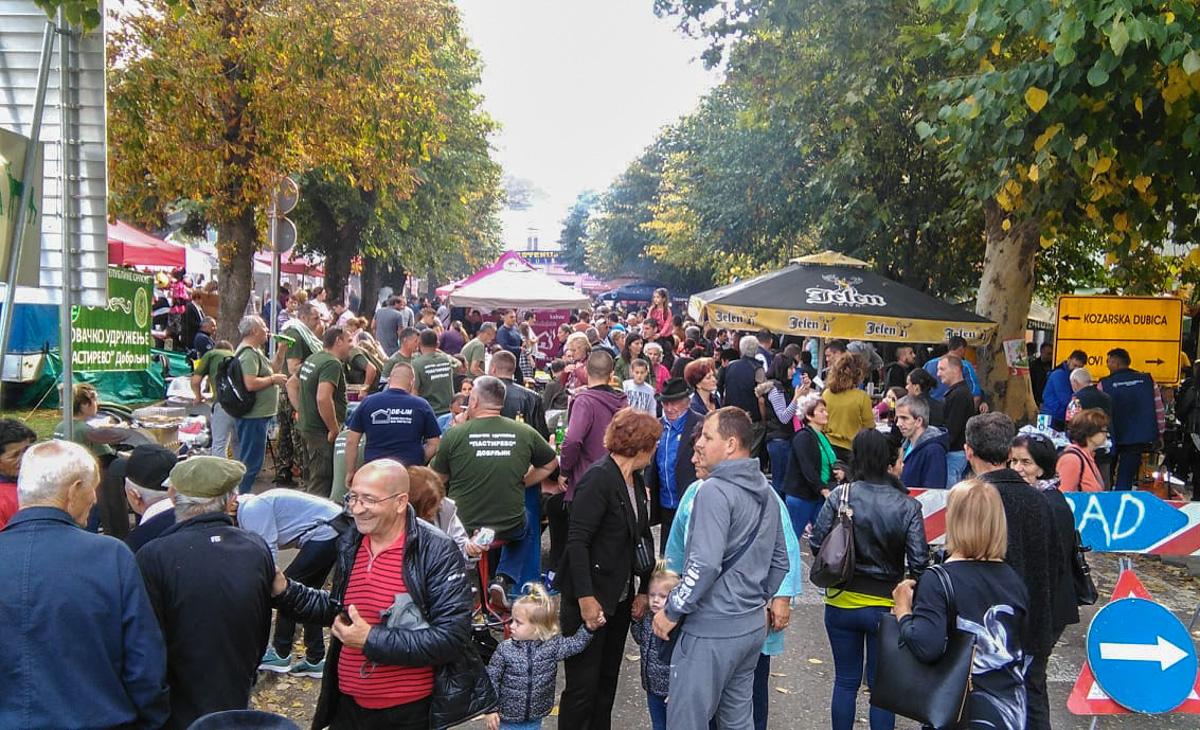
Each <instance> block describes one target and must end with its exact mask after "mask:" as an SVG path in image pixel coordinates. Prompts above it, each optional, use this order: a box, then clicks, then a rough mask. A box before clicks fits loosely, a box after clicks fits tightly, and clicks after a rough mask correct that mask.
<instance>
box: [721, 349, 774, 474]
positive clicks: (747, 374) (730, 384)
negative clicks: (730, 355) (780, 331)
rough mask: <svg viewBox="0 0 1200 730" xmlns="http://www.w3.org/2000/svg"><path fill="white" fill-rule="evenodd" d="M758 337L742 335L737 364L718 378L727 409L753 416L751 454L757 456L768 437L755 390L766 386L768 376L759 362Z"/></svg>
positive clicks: (727, 367) (725, 368) (730, 366)
mask: <svg viewBox="0 0 1200 730" xmlns="http://www.w3.org/2000/svg"><path fill="white" fill-rule="evenodd" d="M758 349H759V348H758V337H756V336H754V335H743V336H742V338H741V339H740V340H738V353H739V354H740V355H741V357H739V358H738V359H737V360H734V361H733V362H731V363H729V364H728V365H726V366H725V367H724V368H723V369H722V370H721V372H720V374H719V375H718V376H717V390H718V391H719V392H720V393H721V396H722V397H721V402H722V403H724V404H725V405H727V406H737V407H738V408H741V409H742V410H743V411H745V412H746V413H748V414H750V421H751V423H752V430H753V432H754V438H753V442H752V443H750V444H748V446H749V447H750V453H751V454H755V455H757V454H758V451H759V447H760V446H761V445H762V441H763V436H764V435H765V434H766V424H765V423H764V422H763V420H762V410H761V409H760V408H759V407H758V396H757V395H756V394H755V392H754V389H755V388H756V387H757V386H758V384H759V383H763V382H766V379H767V373H766V371H765V370H763V366H762V363H761V362H759V360H758Z"/></svg>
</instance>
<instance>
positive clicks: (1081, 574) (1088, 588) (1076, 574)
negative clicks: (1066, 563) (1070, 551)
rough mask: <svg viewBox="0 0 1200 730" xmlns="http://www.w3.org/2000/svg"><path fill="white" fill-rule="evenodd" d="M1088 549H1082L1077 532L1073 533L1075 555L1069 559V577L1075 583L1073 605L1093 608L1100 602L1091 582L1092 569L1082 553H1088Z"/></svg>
mask: <svg viewBox="0 0 1200 730" xmlns="http://www.w3.org/2000/svg"><path fill="white" fill-rule="evenodd" d="M1090 551H1091V548H1090V547H1084V546H1083V544H1082V543H1081V542H1080V540H1079V531H1078V530H1076V531H1075V554H1074V555H1073V556H1072V559H1071V577H1072V578H1073V579H1074V581H1075V603H1077V604H1078V605H1080V606H1093V605H1095V604H1096V601H1098V600H1100V592H1099V591H1097V590H1096V582H1095V581H1093V580H1092V568H1091V566H1090V565H1088V561H1087V558H1086V557H1084V553H1087V552H1090Z"/></svg>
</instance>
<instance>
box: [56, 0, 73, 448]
mask: <svg viewBox="0 0 1200 730" xmlns="http://www.w3.org/2000/svg"><path fill="white" fill-rule="evenodd" d="M58 23H59V28H60V29H61V31H60V32H61V33H62V41H61V42H60V43H59V47H58V61H59V65H58V74H59V75H58V102H59V119H60V127H59V131H60V135H59V136H60V137H61V142H60V144H61V145H62V150H61V154H60V156H59V158H60V159H59V170H58V179H59V183H58V184H59V186H60V187H59V193H60V196H61V198H62V203H61V205H62V221H61V229H62V305H61V306H60V308H59V310H58V318H59V346H58V349H59V351H60V352H61V353H62V383H63V389H62V417H63V424H64V425H63V429H64V431H65V433H64V434H63V436H64V437H66V439H67V440H68V441H70V440H71V439H72V438H73V437H74V430H75V419H74V415H75V413H74V403H73V401H74V392H73V389H74V387H75V380H74V368H72V367H71V358H72V352H73V348H72V347H71V302H72V301H73V300H74V296H73V295H74V288H75V273H74V266H73V264H74V262H73V261H72V260H71V259H72V257H73V256H74V255H75V253H76V252H75V251H73V250H72V247H71V235H72V234H71V228H72V226H73V223H74V217H75V201H74V200H73V199H72V196H71V178H72V177H73V176H74V174H73V173H74V168H75V150H74V148H75V140H74V135H75V106H74V101H75V100H74V88H75V84H74V83H73V82H72V80H71V53H72V51H73V44H74V36H73V35H72V31H71V26H70V24H69V23H67V22H66V19H65V18H64V17H63V11H62V9H61V8H60V9H59V11H58Z"/></svg>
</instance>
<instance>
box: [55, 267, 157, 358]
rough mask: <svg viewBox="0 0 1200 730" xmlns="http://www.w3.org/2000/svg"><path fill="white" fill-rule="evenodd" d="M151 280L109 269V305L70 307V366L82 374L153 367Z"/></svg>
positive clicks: (125, 270)
mask: <svg viewBox="0 0 1200 730" xmlns="http://www.w3.org/2000/svg"><path fill="white" fill-rule="evenodd" d="M151 291H152V289H151V278H150V277H149V276H147V275H145V274H139V273H137V272H134V271H130V270H128V269H120V268H116V267H109V269H108V306H107V307H78V306H76V307H71V351H72V354H71V367H73V368H74V369H76V370H79V371H80V372H98V371H113V370H145V369H146V368H148V367H150V347H151V346H152V345H153V344H154V341H153V340H152V339H151V337H150V301H151Z"/></svg>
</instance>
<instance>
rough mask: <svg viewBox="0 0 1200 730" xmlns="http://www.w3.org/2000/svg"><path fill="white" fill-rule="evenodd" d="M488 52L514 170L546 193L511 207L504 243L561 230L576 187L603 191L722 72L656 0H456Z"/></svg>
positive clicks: (494, 99)
mask: <svg viewBox="0 0 1200 730" xmlns="http://www.w3.org/2000/svg"><path fill="white" fill-rule="evenodd" d="M458 5H459V7H460V8H461V10H462V16H463V23H464V25H465V27H466V30H467V33H468V34H469V35H470V37H471V41H472V44H473V45H474V46H475V48H476V49H478V51H479V52H480V54H481V55H482V57H483V62H484V65H485V66H484V71H483V93H484V95H485V97H486V101H485V107H486V109H487V110H488V111H489V112H490V113H491V114H492V115H493V116H494V117H495V118H496V119H497V120H499V122H500V123H501V124H502V125H503V128H502V130H501V131H500V133H499V134H498V135H497V137H496V139H495V145H496V149H497V155H498V157H499V160H500V162H501V164H503V165H504V171H505V173H507V174H510V175H514V176H516V177H520V178H526V179H528V180H530V181H531V182H532V183H533V184H534V185H535V186H537V187H538V188H540V189H541V190H542V191H544V193H545V197H544V198H543V199H542V200H540V201H539V202H538V203H537V205H536V206H535V208H534V209H533V210H530V211H525V212H506V214H505V216H504V224H505V242H506V244H508V246H509V247H510V248H511V247H513V244H514V243H518V242H523V241H524V240H525V237H526V231H525V229H526V228H528V227H530V226H533V227H536V228H538V229H539V237H540V239H541V241H542V243H543V244H545V243H547V242H553V241H557V240H558V233H559V229H560V227H561V226H560V222H561V220H562V218H563V217H564V216H565V215H566V211H567V208H568V207H569V206H570V205H571V203H572V202H573V201H574V200H575V196H576V195H578V194H579V192H580V191H582V190H585V189H588V188H591V189H594V190H603V189H604V188H606V187H607V186H608V184H609V182H611V181H612V179H613V178H614V177H616V176H617V175H618V174H619V173H620V172H621V171H622V170H623V169H624V168H625V166H626V165H627V164H628V163H629V162H630V161H631V160H632V159H633V158H634V157H636V156H637V155H638V153H639V152H641V150H642V149H643V148H645V147H646V146H647V145H648V144H649V143H650V142H651V141H652V140H653V139H654V136H655V134H656V133H657V131H658V130H659V129H660V128H661V127H663V126H664V125H667V124H670V123H671V122H672V121H674V120H675V119H677V118H678V117H679V116H681V115H683V114H685V113H687V112H688V111H690V110H691V109H693V108H694V107H695V105H696V102H697V101H698V100H699V99H700V97H701V96H702V95H703V94H704V93H705V92H706V91H708V90H709V89H711V88H712V87H713V86H715V85H716V84H717V83H718V82H719V80H720V77H719V75H718V74H717V73H716V72H712V71H706V70H705V69H704V65H703V64H702V63H701V62H700V61H699V55H700V52H701V51H702V50H703V47H704V46H703V43H702V42H700V41H697V40H693V39H689V38H686V37H684V36H683V35H682V34H681V33H679V32H678V31H677V30H675V27H674V24H673V22H672V21H671V20H670V19H663V20H660V19H658V18H657V17H655V15H654V12H653V10H652V6H653V0H458Z"/></svg>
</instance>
